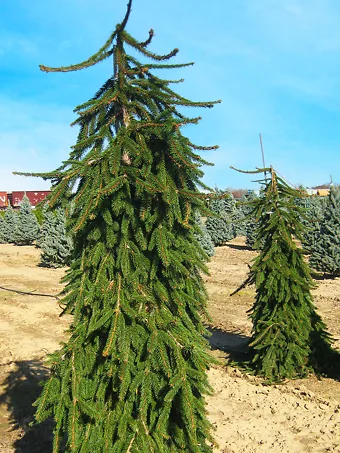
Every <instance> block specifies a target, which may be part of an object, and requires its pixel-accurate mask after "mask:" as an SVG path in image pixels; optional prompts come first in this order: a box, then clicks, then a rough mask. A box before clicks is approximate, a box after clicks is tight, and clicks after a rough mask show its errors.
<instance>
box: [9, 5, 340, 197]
mask: <svg viewBox="0 0 340 453" xmlns="http://www.w3.org/2000/svg"><path fill="white" fill-rule="evenodd" d="M126 3H127V0H96V1H93V0H54V1H53V0H48V1H46V0H45V1H42V0H34V1H32V2H28V1H27V0H11V1H8V2H1V4H0V157H1V166H0V191H1V190H7V191H9V190H24V189H26V190H33V189H47V188H48V182H44V181H42V180H40V179H36V178H24V177H19V176H13V175H12V173H11V172H12V171H13V170H16V171H47V170H52V169H54V168H56V167H57V166H58V165H59V164H60V162H61V161H62V160H64V159H67V156H68V153H69V149H70V146H71V145H73V144H74V143H75V140H76V136H77V129H76V128H71V127H70V126H69V124H70V123H71V122H72V121H73V120H74V119H75V115H74V113H73V108H74V107H75V106H77V105H79V104H80V103H82V102H83V101H86V100H88V99H89V98H90V97H91V96H92V95H93V94H94V93H95V91H96V90H97V88H99V86H100V85H101V84H102V82H103V81H105V80H106V79H107V78H108V75H109V74H110V71H111V67H112V65H111V62H110V63H101V64H100V65H98V66H97V67H94V68H89V69H87V70H84V71H78V72H75V73H67V74H60V73H52V74H46V73H43V72H41V71H40V70H39V67H38V65H39V64H45V65H48V66H61V65H63V66H66V65H69V64H74V63H78V62H80V61H82V60H84V59H86V58H87V57H88V56H90V55H92V54H93V53H94V52H95V51H96V50H97V49H98V48H99V47H100V46H101V45H102V44H103V42H104V41H105V40H106V39H107V37H108V36H109V34H110V33H111V31H112V30H113V29H114V27H115V25H116V23H118V22H120V21H121V20H122V18H123V16H124V14H125V9H126ZM150 28H154V30H155V38H154V40H153V45H152V50H154V51H155V52H157V53H162V52H164V53H166V52H168V51H169V50H171V49H172V48H174V47H178V48H179V49H180V52H179V54H178V56H177V57H176V62H187V61H195V63H196V64H195V65H194V66H193V67H189V68H185V69H178V70H174V71H173V77H172V78H181V77H184V78H185V82H184V83H183V84H181V86H178V85H177V87H176V89H178V90H179V91H180V93H181V94H183V95H185V96H187V97H189V98H190V99H192V100H197V101H204V100H215V99H222V101H223V102H222V103H221V104H219V105H217V106H216V107H215V108H214V109H212V110H201V111H200V112H198V111H197V112H196V114H197V113H199V114H200V115H202V116H203V120H202V121H201V123H200V124H199V125H198V126H188V127H187V129H186V130H183V132H184V133H185V134H187V135H188V136H189V137H190V138H191V139H192V141H194V142H195V143H199V144H202V145H203V144H204V145H212V144H218V145H220V148H219V149H218V150H217V151H212V152H207V153H205V157H206V158H207V159H208V160H210V161H212V162H213V163H215V166H214V167H206V168H205V177H204V182H205V183H207V184H208V185H210V186H212V187H214V186H215V185H217V186H218V187H220V188H225V187H230V188H240V187H246V188H256V187H255V184H251V183H250V181H251V180H252V179H254V178H251V177H250V176H248V175H242V174H239V173H236V172H235V171H233V170H230V169H229V166H230V165H233V166H236V167H239V168H242V169H254V167H259V166H261V165H262V160H261V152H260V145H259V133H260V132H261V133H262V137H263V143H264V149H265V157H266V164H268V165H269V164H272V165H273V166H274V167H275V168H276V169H277V170H278V171H279V172H280V173H281V174H283V175H284V176H285V177H286V179H287V180H289V181H291V182H292V183H294V184H304V185H307V186H311V185H316V184H322V183H327V182H329V179H330V174H331V175H332V177H333V181H334V182H338V183H340V174H339V173H340V157H339V155H340V153H339V150H340V2H339V0H210V1H209V2H208V3H207V2H203V1H202V2H200V1H197V0H185V1H183V0H171V1H170V0H162V1H158V2H156V1H154V0H134V2H133V11H132V15H131V18H130V21H129V24H128V27H127V30H128V31H129V32H130V33H131V34H132V35H134V36H135V37H136V38H137V39H140V40H143V39H145V38H146V36H147V32H148V30H149V29H150Z"/></svg>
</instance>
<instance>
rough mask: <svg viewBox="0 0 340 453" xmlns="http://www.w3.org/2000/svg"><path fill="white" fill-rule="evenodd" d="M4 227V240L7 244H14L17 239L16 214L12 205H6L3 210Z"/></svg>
mask: <svg viewBox="0 0 340 453" xmlns="http://www.w3.org/2000/svg"><path fill="white" fill-rule="evenodd" d="M4 221H5V228H4V230H5V231H4V237H5V242H6V243H8V244H14V243H15V242H16V240H17V233H18V214H17V212H16V211H14V209H13V208H12V206H8V207H7V208H6V210H5V215H4Z"/></svg>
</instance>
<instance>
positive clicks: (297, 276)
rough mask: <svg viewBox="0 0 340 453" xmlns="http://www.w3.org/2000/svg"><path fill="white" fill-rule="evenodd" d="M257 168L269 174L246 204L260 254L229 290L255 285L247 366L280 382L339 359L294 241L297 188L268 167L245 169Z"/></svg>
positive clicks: (298, 227)
mask: <svg viewBox="0 0 340 453" xmlns="http://www.w3.org/2000/svg"><path fill="white" fill-rule="evenodd" d="M238 171H240V170H238ZM262 172H266V173H267V174H269V175H270V176H269V177H268V179H267V180H263V181H260V182H261V183H262V184H263V186H264V190H263V193H262V195H261V197H258V198H255V199H253V200H252V201H251V203H250V205H251V206H252V212H251V214H252V215H253V216H254V218H255V220H256V222H257V225H258V227H257V235H256V240H255V244H254V247H255V248H256V249H258V250H260V253H259V255H258V256H257V257H256V258H255V260H254V262H253V264H252V266H251V268H250V272H249V275H248V278H247V279H246V281H245V282H244V283H243V284H242V285H241V287H240V288H239V289H237V290H236V291H235V292H234V293H233V294H235V293H236V292H237V291H239V290H240V289H241V288H243V287H245V286H246V285H252V284H254V285H255V287H256V296H255V302H254V305H253V307H252V309H251V310H250V318H251V320H252V322H253V330H252V338H251V341H250V344H249V348H250V360H249V362H248V366H249V367H250V368H251V369H252V370H253V371H254V372H255V373H256V374H258V375H260V376H263V377H265V378H267V379H268V380H270V381H280V380H282V379H285V378H297V377H303V376H305V375H306V374H307V373H308V372H309V371H310V370H314V371H316V372H323V371H326V370H329V369H330V367H332V366H335V363H336V362H337V363H338V362H339V359H338V355H337V353H336V352H335V351H334V350H332V348H331V343H332V338H331V336H330V334H329V333H328V332H327V329H326V326H325V324H324V323H323V321H322V320H321V318H320V316H319V315H318V314H317V312H316V310H315V307H314V304H313V298H312V295H311V290H312V289H313V288H315V284H314V282H313V280H312V278H311V276H310V270H309V268H308V265H307V263H306V262H305V260H304V257H303V251H302V249H301V248H300V247H299V246H298V245H297V243H296V240H301V239H302V234H303V231H304V228H303V225H302V223H301V218H302V217H303V215H304V209H303V208H302V207H301V206H300V207H299V206H297V205H296V199H297V198H299V197H301V193H300V192H299V190H297V189H295V188H292V187H291V186H289V185H288V184H287V183H286V182H285V181H284V180H283V179H282V178H280V177H279V176H278V175H277V174H276V172H275V170H274V169H273V168H265V169H259V170H256V171H254V172H249V173H262ZM246 173H248V172H246Z"/></svg>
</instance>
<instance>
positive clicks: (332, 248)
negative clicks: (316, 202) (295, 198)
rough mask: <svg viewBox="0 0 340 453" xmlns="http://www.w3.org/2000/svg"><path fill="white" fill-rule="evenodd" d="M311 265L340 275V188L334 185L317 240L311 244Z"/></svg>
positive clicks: (327, 201) (334, 275) (333, 274)
mask: <svg viewBox="0 0 340 453" xmlns="http://www.w3.org/2000/svg"><path fill="white" fill-rule="evenodd" d="M310 252H311V257H310V265H311V267H313V268H314V269H316V270H317V271H320V272H324V273H325V274H328V275H330V276H332V277H339V276H340V188H339V187H332V188H331V190H330V192H329V195H328V197H327V200H326V204H325V209H324V215H323V218H322V219H321V220H320V228H319V231H318V233H317V235H316V240H314V241H313V242H312V243H311V244H310Z"/></svg>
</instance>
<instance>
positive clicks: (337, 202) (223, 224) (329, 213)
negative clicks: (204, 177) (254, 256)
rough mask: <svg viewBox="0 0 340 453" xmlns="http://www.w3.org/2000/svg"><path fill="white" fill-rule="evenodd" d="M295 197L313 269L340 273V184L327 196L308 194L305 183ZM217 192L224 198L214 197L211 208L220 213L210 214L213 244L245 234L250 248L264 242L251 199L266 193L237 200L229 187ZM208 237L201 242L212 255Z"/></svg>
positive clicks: (209, 229) (222, 242) (331, 274)
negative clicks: (257, 241) (260, 239)
mask: <svg viewBox="0 0 340 453" xmlns="http://www.w3.org/2000/svg"><path fill="white" fill-rule="evenodd" d="M296 193H297V194H298V195H299V197H296V198H295V199H294V202H295V204H296V206H297V207H302V208H303V211H302V212H301V214H300V221H301V222H302V225H303V227H304V229H303V232H302V240H301V242H302V246H303V249H304V251H305V252H306V253H307V254H308V255H309V262H310V265H311V267H312V268H313V269H315V270H316V271H319V272H322V273H324V274H326V275H327V276H330V277H332V276H333V277H336V276H339V275H340V188H339V187H338V186H333V187H331V190H330V192H329V195H328V196H327V197H318V196H309V195H308V194H307V192H306V191H305V190H304V188H303V187H300V188H299V189H298V190H297V192H296ZM216 194H218V195H224V196H225V198H220V199H215V200H212V201H211V202H210V203H209V208H210V209H211V210H212V211H213V212H214V213H215V214H216V215H217V216H216V217H214V216H208V217H207V220H206V222H205V230H206V232H207V233H208V234H209V235H210V238H211V240H212V242H213V245H214V246H215V247H216V246H220V245H223V244H225V243H227V242H228V241H230V240H231V239H233V238H235V237H237V236H246V244H247V245H248V246H249V247H251V248H257V249H261V246H262V245H263V244H262V243H259V244H258V245H257V246H255V241H256V238H257V236H258V226H259V218H257V216H256V214H255V212H254V209H253V207H252V201H253V200H256V198H258V197H259V198H260V199H261V197H264V196H265V192H264V191H262V192H260V195H259V196H257V195H256V194H255V192H250V193H249V194H247V195H245V196H244V197H243V199H242V200H241V201H240V202H236V201H235V199H234V198H233V195H232V194H231V193H230V192H228V191H221V190H216ZM209 244H210V243H209V241H208V239H205V240H204V241H203V242H202V246H203V247H204V248H205V250H206V251H207V253H208V254H209V255H211V250H213V249H211V246H210V245H209Z"/></svg>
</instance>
